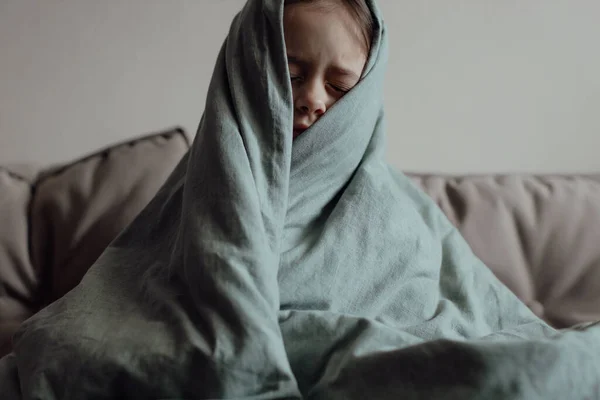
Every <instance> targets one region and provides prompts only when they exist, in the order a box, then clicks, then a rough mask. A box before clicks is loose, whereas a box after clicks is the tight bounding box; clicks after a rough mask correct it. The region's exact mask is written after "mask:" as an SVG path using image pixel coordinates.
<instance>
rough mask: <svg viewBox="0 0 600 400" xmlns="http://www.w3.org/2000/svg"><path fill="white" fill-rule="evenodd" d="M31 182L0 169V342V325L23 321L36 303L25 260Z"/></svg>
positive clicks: (35, 276) (33, 274)
mask: <svg viewBox="0 0 600 400" xmlns="http://www.w3.org/2000/svg"><path fill="white" fill-rule="evenodd" d="M31 191H32V182H31V181H30V180H29V179H28V178H27V177H25V176H22V175H20V174H18V173H16V172H14V171H11V170H9V169H7V168H0V341H2V339H3V336H4V334H3V331H4V329H3V324H5V323H8V322H11V321H14V320H19V321H21V320H23V319H25V318H27V317H29V316H30V315H31V314H32V313H33V312H34V311H35V305H36V303H37V302H38V299H37V297H36V290H37V287H38V284H39V273H38V270H36V269H34V268H33V266H32V264H31V261H30V258H29V248H28V246H29V232H28V231H29V229H28V210H29V202H30V200H31Z"/></svg>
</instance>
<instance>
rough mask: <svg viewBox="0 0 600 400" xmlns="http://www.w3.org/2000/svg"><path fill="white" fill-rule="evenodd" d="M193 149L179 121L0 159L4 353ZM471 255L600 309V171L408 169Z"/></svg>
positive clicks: (530, 285)
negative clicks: (61, 160)
mask: <svg viewBox="0 0 600 400" xmlns="http://www.w3.org/2000/svg"><path fill="white" fill-rule="evenodd" d="M188 147H189V142H188V140H187V139H186V136H185V134H184V132H183V131H182V130H180V129H173V130H169V131H166V132H161V133H157V134H152V135H148V136H145V137H142V138H139V139H135V140H132V141H130V142H127V143H122V144H119V145H115V146H111V147H110V148H107V149H104V150H101V151H99V152H96V153H94V154H91V155H89V156H86V157H84V158H82V159H79V160H76V161H74V162H70V163H68V164H65V165H63V166H60V167H54V168H50V169H39V170H36V169H35V168H32V167H23V166H21V167H0V357H1V356H2V355H4V354H6V353H7V352H9V351H10V348H11V346H10V337H11V335H12V334H13V333H14V331H15V330H16V329H17V328H18V326H19V324H20V323H21V322H22V321H23V320H24V319H26V318H28V317H29V316H30V315H32V314H33V313H35V312H36V311H37V310H39V309H40V308H41V307H44V306H45V305H47V304H49V303H50V302H52V301H54V300H55V299H57V298H59V297H60V296H62V295H63V294H64V293H66V292H67V291H68V290H70V289H71V288H72V287H73V286H74V285H76V284H77V283H78V282H79V280H80V279H81V277H82V276H83V274H84V273H85V272H86V271H87V269H88V268H89V266H90V265H91V264H92V263H93V262H94V260H95V259H96V258H97V257H98V255H99V254H100V253H101V252H102V250H103V249H104V248H105V247H106V246H107V244H108V243H109V242H110V241H111V240H112V239H113V238H114V237H115V235H117V233H118V232H119V231H120V230H121V229H122V228H123V227H124V226H125V225H127V223H128V222H129V221H131V220H132V219H133V218H134V217H135V215H136V214H137V213H138V212H139V211H140V210H141V209H142V208H143V207H144V205H145V204H147V202H148V201H149V200H150V199H151V198H152V196H153V195H154V193H155V192H156V191H157V190H158V188H159V186H160V185H161V184H162V183H163V182H164V181H165V179H166V178H167V176H168V174H169V173H170V172H171V170H172V169H173V168H174V167H175V165H176V164H177V162H178V161H179V159H180V158H181V157H182V156H183V154H184V153H185V152H186V150H187V149H188ZM411 176H412V177H413V178H414V180H415V182H416V183H417V184H418V185H420V186H421V187H423V188H424V189H425V190H426V192H427V193H429V194H430V195H431V196H432V197H433V198H434V199H435V200H436V201H437V203H438V204H439V205H440V207H441V208H442V209H443V210H444V212H445V213H446V214H447V215H448V217H449V218H450V220H451V221H452V222H453V223H454V224H455V225H456V226H458V227H459V229H460V230H461V232H462V233H463V235H464V236H465V238H466V239H467V241H468V242H469V243H470V244H471V246H472V248H473V249H474V251H475V253H476V254H477V255H479V256H480V257H481V258H482V259H483V261H484V262H485V263H486V264H487V265H488V266H489V267H490V268H491V269H492V270H493V271H494V273H495V274H496V275H497V276H498V277H499V278H500V279H501V280H502V281H503V282H505V284H506V285H507V286H508V287H510V288H511V289H512V290H513V291H514V292H515V293H516V294H517V295H518V296H519V297H520V298H521V299H522V300H523V301H524V302H525V303H526V304H527V305H529V306H530V307H531V309H532V310H534V312H536V313H537V314H538V315H539V316H540V317H542V318H544V319H546V320H547V321H548V322H550V323H551V324H553V325H554V326H557V327H566V326H570V325H573V324H575V323H580V322H586V321H591V320H598V319H600V175H599V176H527V175H506V176H461V177H457V176H435V175H419V174H412V175H411Z"/></svg>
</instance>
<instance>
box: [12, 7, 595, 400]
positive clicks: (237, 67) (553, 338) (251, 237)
mask: <svg viewBox="0 0 600 400" xmlns="http://www.w3.org/2000/svg"><path fill="white" fill-rule="evenodd" d="M369 4H370V7H371V8H372V10H373V12H374V14H375V15H376V16H377V23H376V34H375V37H374V41H373V45H372V49H371V55H370V58H369V62H368V66H367V68H366V71H365V73H364V76H363V78H362V80H361V81H360V82H359V83H358V85H357V86H356V87H354V88H353V89H352V90H351V91H350V92H349V93H348V94H347V95H346V96H344V97H343V98H342V99H341V100H340V101H339V102H338V103H336V104H335V105H334V107H332V108H331V109H330V110H329V111H328V112H327V113H326V114H325V115H324V116H323V117H322V118H321V119H320V120H319V121H318V122H317V123H316V124H315V125H313V126H312V127H311V128H310V129H308V130H307V131H306V132H304V133H303V135H301V136H300V137H299V138H298V139H297V140H296V141H294V143H293V146H292V135H291V132H292V105H291V88H290V83H289V74H288V70H287V64H286V57H285V46H284V41H283V27H282V14H283V0H278V1H276V0H250V1H248V2H247V4H246V5H245V7H244V9H243V10H242V11H241V12H240V14H238V15H237V16H236V18H235V20H234V22H233V24H232V27H231V29H230V32H229V35H228V38H227V40H226V42H225V44H224V46H223V48H222V51H221V53H220V55H219V57H218V60H217V64H216V66H215V72H214V75H213V78H212V81H211V84H210V87H209V93H208V101H207V102H206V109H205V113H204V115H203V118H202V120H201V122H200V126H199V130H198V134H197V136H196V138H195V141H194V144H193V146H192V148H191V150H190V152H189V153H187V156H186V157H185V158H184V160H182V162H181V163H180V164H179V165H178V166H177V167H176V169H175V171H174V172H173V174H172V175H171V176H170V177H169V178H168V180H167V182H166V183H165V185H164V186H163V187H162V188H161V189H160V191H159V192H158V194H157V195H156V197H154V199H153V200H152V201H151V202H150V204H149V205H148V206H147V207H146V208H145V209H144V211H142V212H141V214H140V215H139V216H138V217H137V218H136V219H135V220H134V222H133V223H132V224H131V225H129V227H128V228H127V229H126V230H125V231H124V232H123V233H122V234H120V235H119V237H118V238H117V239H116V240H115V241H114V242H113V243H112V244H111V245H110V246H109V247H108V248H107V250H106V251H105V252H104V253H103V254H102V255H101V256H100V258H99V259H98V260H97V261H96V262H95V264H94V265H93V266H92V267H91V268H90V270H89V271H88V273H87V274H86V275H85V277H84V278H83V279H82V281H81V283H80V284H79V285H78V286H77V287H75V288H74V289H73V290H72V291H70V292H69V293H67V294H66V295H65V296H64V297H62V298H61V299H60V300H58V301H56V302H54V303H53V304H51V305H50V306H48V307H46V308H45V309H44V310H42V311H41V312H39V313H37V314H36V315H35V316H33V317H32V318H30V319H29V320H28V321H27V322H25V323H24V324H23V325H22V327H21V329H20V330H19V332H18V333H17V335H16V336H15V349H14V353H13V354H11V355H10V356H8V357H5V358H4V359H2V361H0V373H2V374H3V376H2V377H1V378H0V382H1V381H2V380H4V381H10V384H11V386H12V387H13V388H14V387H15V386H17V385H15V384H14V380H15V379H18V381H19V385H18V386H19V387H20V390H21V393H20V394H17V395H14V396H12V397H13V398H15V397H17V398H18V397H21V398H24V399H34V398H35V399H77V398H95V399H104V398H106V399H109V398H120V397H122V398H194V399H246V400H249V399H255V400H258V399H300V398H310V399H329V400H331V399H364V398H376V399H397V398H409V399H421V398H422V399H433V400H435V399H504V398H507V399H508V398H510V399H520V398H521V399H537V398H539V399H542V398H543V399H564V398H570V399H584V398H595V397H598V394H599V393H598V390H599V385H598V376H599V375H600V374H599V371H598V368H599V365H600V364H599V361H600V360H599V359H598V358H599V356H598V355H599V354H600V341H599V340H600V337H599V336H600V333H599V332H600V331H599V330H598V328H596V327H595V326H591V327H588V328H587V329H582V330H577V331H568V332H557V331H555V330H554V329H552V328H551V327H549V326H548V325H547V324H546V323H544V322H543V321H542V320H541V319H539V318H538V317H537V316H536V315H535V314H534V313H532V312H531V311H530V310H529V309H528V308H527V307H526V306H525V305H524V304H523V303H522V302H520V301H519V300H518V298H517V297H516V296H515V295H514V294H513V293H512V292H511V291H510V290H509V289H508V288H506V287H505V286H504V285H502V284H501V283H500V282H499V280H498V279H497V278H496V277H495V276H494V275H493V274H492V272H491V271H490V270H489V269H488V268H487V267H486V266H485V265H484V264H483V263H482V262H481V261H480V260H479V259H478V258H477V257H476V256H475V255H474V254H473V252H472V251H471V249H470V248H469V246H468V245H467V243H466V242H465V240H464V239H463V237H462V236H461V235H460V233H459V231H458V230H457V229H456V228H455V227H454V226H453V225H452V224H451V223H450V222H449V221H448V219H447V218H446V217H445V216H444V214H443V213H442V212H441V210H440V209H439V208H438V207H437V206H436V204H435V203H434V202H433V201H432V200H431V199H430V198H429V197H428V196H426V195H425V194H424V193H423V192H422V191H421V190H419V189H418V188H417V187H416V186H415V185H414V184H413V183H412V182H411V181H410V179H409V178H407V177H406V176H404V175H402V174H399V173H396V172H394V171H393V170H391V169H390V167H389V166H388V165H387V164H386V162H385V161H384V120H383V101H382V85H383V79H384V67H385V63H386V51H387V45H386V33H385V28H384V25H383V22H382V20H381V18H380V17H379V12H378V10H377V9H376V7H375V6H374V4H373V3H372V2H369ZM7 386H8V385H7ZM13 391H16V390H13ZM11 400H12V399H11Z"/></svg>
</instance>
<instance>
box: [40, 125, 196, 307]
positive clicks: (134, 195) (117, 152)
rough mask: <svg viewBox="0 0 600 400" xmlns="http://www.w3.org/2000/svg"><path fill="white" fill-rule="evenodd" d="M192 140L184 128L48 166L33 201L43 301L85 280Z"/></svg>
mask: <svg viewBox="0 0 600 400" xmlns="http://www.w3.org/2000/svg"><path fill="white" fill-rule="evenodd" d="M188 147H189V143H188V140H187V138H186V136H185V134H184V133H183V131H182V130H180V129H174V130H170V131H166V132H161V133H157V134H153V135H150V136H146V137H143V138H141V139H137V140H133V141H129V142H127V143H123V144H119V145H116V146H112V147H110V148H107V149H104V150H102V151H99V152H97V153H94V154H92V155H89V156H87V157H85V158H82V159H80V160H77V161H75V162H72V163H69V164H67V165H64V166H61V167H58V168H54V169H52V170H51V171H48V172H46V173H43V174H42V175H41V177H40V178H39V180H38V182H37V184H36V191H35V196H34V199H33V203H32V210H31V214H32V224H31V229H32V242H31V253H32V262H33V265H34V266H35V268H36V269H38V270H41V271H44V277H43V280H42V282H43V286H42V288H41V290H40V293H41V295H42V297H43V303H44V304H43V305H45V304H49V303H51V302H53V301H54V300H56V299H58V298H60V297H61V296H63V295H64V294H65V293H66V292H68V291H69V290H71V289H72V288H73V287H74V286H75V285H77V284H78V283H79V281H80V280H81V278H82V277H83V275H84V274H85V273H86V272H87V270H88V268H89V267H90V266H91V265H92V264H93V263H94V261H95V260H96V259H97V258H98V256H99V255H100V254H101V253H102V251H103V250H104V249H105V248H106V246H107V245H108V244H109V243H110V242H111V241H112V240H113V239H114V238H115V237H116V236H117V235H118V233H119V232H120V231H121V230H122V229H124V228H125V227H126V226H127V225H128V224H129V223H130V222H131V221H132V220H133V219H134V218H135V216H136V215H137V214H138V213H139V212H140V211H141V210H142V208H144V207H145V206H146V204H147V203H148V202H149V201H150V200H151V199H152V197H154V195H155V194H156V192H157V191H158V189H159V188H160V186H161V185H162V184H163V183H164V182H165V181H166V179H167V177H168V175H169V174H170V173H171V171H172V170H173V169H174V168H175V166H176V164H177V163H178V162H179V160H180V159H181V158H182V156H183V155H184V153H185V152H186V151H187V149H188Z"/></svg>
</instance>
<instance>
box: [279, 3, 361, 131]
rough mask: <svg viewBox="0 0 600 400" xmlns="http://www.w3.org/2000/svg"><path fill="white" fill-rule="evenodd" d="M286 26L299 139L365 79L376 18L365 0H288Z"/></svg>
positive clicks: (284, 18)
mask: <svg viewBox="0 0 600 400" xmlns="http://www.w3.org/2000/svg"><path fill="white" fill-rule="evenodd" d="M283 26H284V34H285V45H286V48H287V58H288V67H289V70H290V78H291V81H292V92H293V99H294V100H293V101H294V138H296V137H297V136H298V135H300V134H301V133H302V132H304V131H305V130H306V129H307V128H309V127H310V126H311V125H312V124H313V123H314V122H315V121H316V120H317V119H318V118H319V117H320V116H321V115H323V114H324V113H325V112H326V111H327V110H328V109H329V108H330V107H331V106H332V105H333V104H334V103H335V102H336V101H337V100H339V99H340V98H341V97H342V96H343V95H344V94H346V93H348V91H350V89H352V88H353V87H354V86H355V85H356V84H357V83H358V81H359V80H360V78H361V76H362V72H363V69H364V66H365V64H366V62H367V57H368V55H369V51H370V49H371V40H372V36H373V18H372V16H371V11H370V10H369V7H368V6H367V4H366V2H365V1H364V0H312V1H310V0H309V1H302V0H287V1H286V2H285V11H284V17H283Z"/></svg>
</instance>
